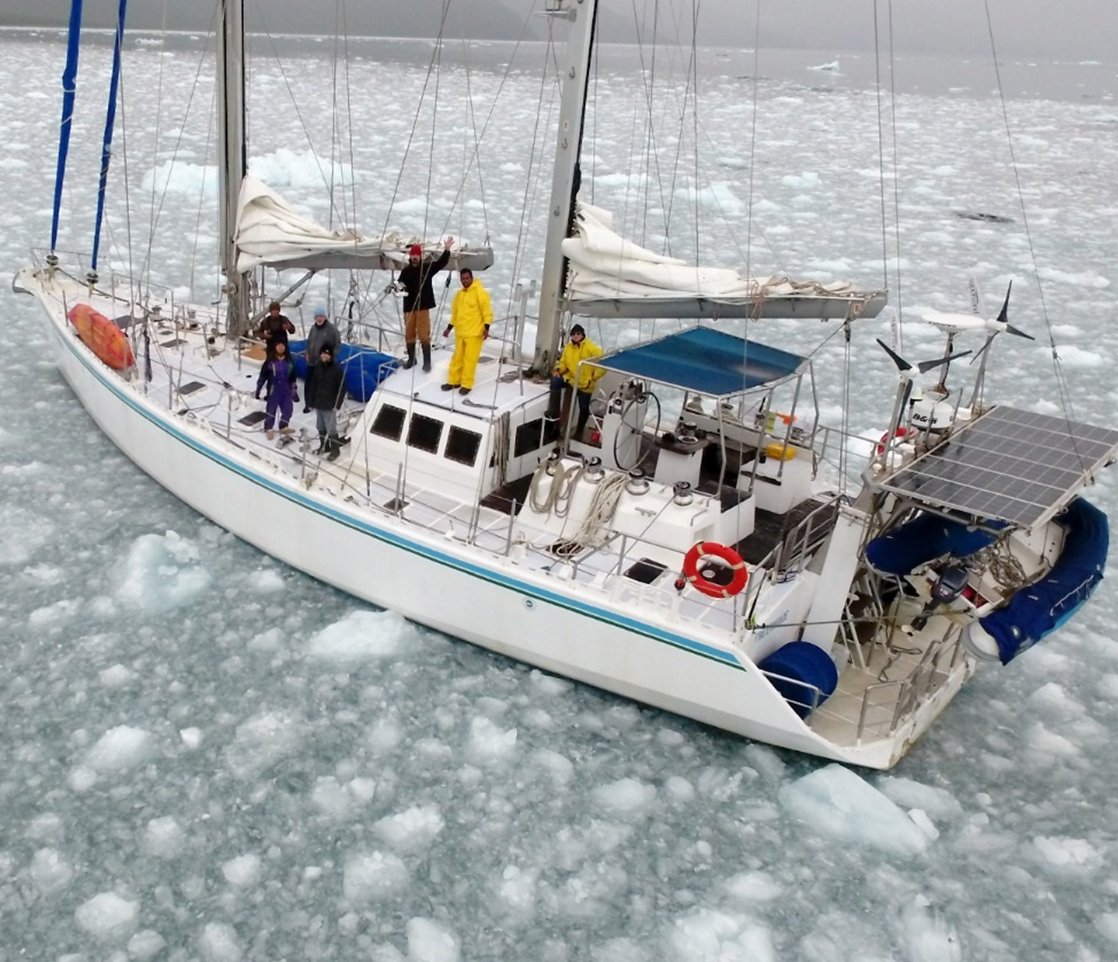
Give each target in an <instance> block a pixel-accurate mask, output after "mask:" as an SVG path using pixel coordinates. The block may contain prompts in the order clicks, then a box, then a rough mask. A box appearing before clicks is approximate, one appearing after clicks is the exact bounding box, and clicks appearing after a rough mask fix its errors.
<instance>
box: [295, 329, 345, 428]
mask: <svg viewBox="0 0 1118 962" xmlns="http://www.w3.org/2000/svg"><path fill="white" fill-rule="evenodd" d="M341 343H342V338H341V335H340V334H339V333H338V329H337V328H336V327H334V325H333V324H332V323H331V322H330V321H329V319H328V318H327V316H326V308H325V307H316V308H315V309H314V323H313V324H312V325H311V329H310V330H309V331H307V346H306V350H305V354H306V357H307V367H308V368H309V370H308V371H307V384H310V380H311V371H313V370H314V369H315V367H316V366H317V365H318V364H319V361H320V358H321V356H322V349H323V347H329V348H330V357H331V358H333V357H334V355H335V354H337V353H338V347H339V346H340V345H341ZM305 400H306V403H305V404H304V405H303V413H304V414H309V413H310V410H311V399H310V396H309V395H305Z"/></svg>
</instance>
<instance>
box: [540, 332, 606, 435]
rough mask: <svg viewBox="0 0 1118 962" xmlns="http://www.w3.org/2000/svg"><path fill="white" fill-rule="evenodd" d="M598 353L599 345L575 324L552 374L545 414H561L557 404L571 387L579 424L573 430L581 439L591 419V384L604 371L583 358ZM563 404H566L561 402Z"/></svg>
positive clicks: (592, 386)
mask: <svg viewBox="0 0 1118 962" xmlns="http://www.w3.org/2000/svg"><path fill="white" fill-rule="evenodd" d="M601 356H602V349H601V348H600V347H598V345H597V344H595V343H594V342H593V341H592V340H590V338H588V337H587V336H586V331H585V330H584V329H583V326H582V325H581V324H575V325H574V326H573V327H572V328H571V334H570V338H569V339H568V341H567V346H566V347H564V348H563V353H562V354H560V355H559V363H558V364H556V365H555V373H554V374H553V375H552V377H551V399H550V403H549V405H548V411H547V416H548V417H549V418H551V419H553V420H554V419H556V418H559V417H561V415H560V411H559V407H560V401H561V400H562V396H563V392H564V391H568V392H569V391H570V390H571V389H572V388H573V389H574V392H575V397H576V398H577V399H578V426H577V427H576V428H575V433H574V439H575V440H576V441H579V440H581V439H582V432H583V430H584V429H585V428H586V422H587V421H588V420H590V398H591V396H592V395H593V393H594V385H595V384H597V383H598V380H599V379H600V378H601V377H602V375H603V374H605V373H606V372H605V371H603V370H602V369H601V368H600V367H594V366H593V365H591V364H583V363H582V362H583V361H588V360H589V359H590V358H592V357H601ZM568 398H569V396H568ZM563 407H564V408H566V407H567V405H566V404H564V405H563ZM564 420H565V418H564Z"/></svg>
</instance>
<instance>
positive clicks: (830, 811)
mask: <svg viewBox="0 0 1118 962" xmlns="http://www.w3.org/2000/svg"><path fill="white" fill-rule="evenodd" d="M778 797H779V799H780V803H781V805H783V806H784V808H785V809H786V810H787V811H788V812H789V813H790V814H792V815H793V816H795V817H796V818H798V819H799V820H800V821H801V822H803V823H804V824H805V825H806V826H807V827H808V828H809V829H811V830H812V831H814V832H816V833H817V834H820V835H826V836H829V837H831V838H833V839H835V840H837V841H841V842H855V843H858V844H862V845H866V846H870V847H873V848H877V849H881V850H885V851H889V852H893V853H895V854H898V855H914V854H917V853H919V852H923V851H924V850H925V849H926V848H927V846H928V836H927V835H926V834H925V833H924V832H923V831H922V830H921V829H920V828H919V826H917V825H916V824H914V823H913V821H912V819H911V818H909V817H908V815H906V814H905V813H904V812H903V811H902V810H901V809H900V808H898V807H897V805H896V804H894V803H893V802H892V801H890V800H889V799H888V798H887V797H886V796H885V795H884V794H882V793H881V792H880V791H878V790H877V789H876V788H874V787H873V786H872V785H870V784H869V783H868V782H866V781H865V780H864V779H862V778H860V777H859V776H858V775H855V774H854V772H852V771H850V769H848V768H844V767H843V766H842V765H827V766H825V767H823V768H819V769H816V770H815V771H813V772H811V773H810V774H808V775H805V776H804V777H803V778H800V779H797V780H796V781H794V782H789V783H787V784H785V785H783V786H781V788H780V792H779V795H778Z"/></svg>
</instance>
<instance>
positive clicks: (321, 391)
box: [304, 344, 345, 461]
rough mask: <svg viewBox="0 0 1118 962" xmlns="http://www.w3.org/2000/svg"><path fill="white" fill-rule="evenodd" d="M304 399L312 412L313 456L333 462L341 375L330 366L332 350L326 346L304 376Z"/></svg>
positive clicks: (338, 441)
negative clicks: (315, 447) (314, 431)
mask: <svg viewBox="0 0 1118 962" xmlns="http://www.w3.org/2000/svg"><path fill="white" fill-rule="evenodd" d="M306 399H307V408H314V411H315V427H317V428H318V451H317V452H315V453H316V454H325V455H326V457H327V458H329V460H331V461H334V460H336V459H337V457H338V454H339V453H340V452H341V448H342V439H341V438H340V437H338V415H337V410H338V408H340V407H341V406H342V401H343V400H344V399H345V375H344V374H343V372H342V368H341V365H339V364H335V363H334V348H333V346H332V345H330V344H323V345H322V346H321V347H320V348H319V349H318V363H317V364H316V365H315V366H314V367H312V368H311V369H310V370H309V371H308V372H307V385H306ZM304 410H306V409H304Z"/></svg>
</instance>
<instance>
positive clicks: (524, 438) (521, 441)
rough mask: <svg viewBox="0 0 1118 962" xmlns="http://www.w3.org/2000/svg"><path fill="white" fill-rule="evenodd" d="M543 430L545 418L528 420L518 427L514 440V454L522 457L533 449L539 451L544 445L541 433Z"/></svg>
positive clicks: (515, 456) (516, 456)
mask: <svg viewBox="0 0 1118 962" xmlns="http://www.w3.org/2000/svg"><path fill="white" fill-rule="evenodd" d="M542 432H543V418H536V420H534V421H527V422H525V423H524V424H522V425H520V427H518V428H517V429H516V438H515V440H514V441H513V447H512V456H513V457H514V458H522V457H524V455H526V454H529V453H531V452H532V451H538V450H539V449H540V447H541V446H542V442H541V435H542Z"/></svg>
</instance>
